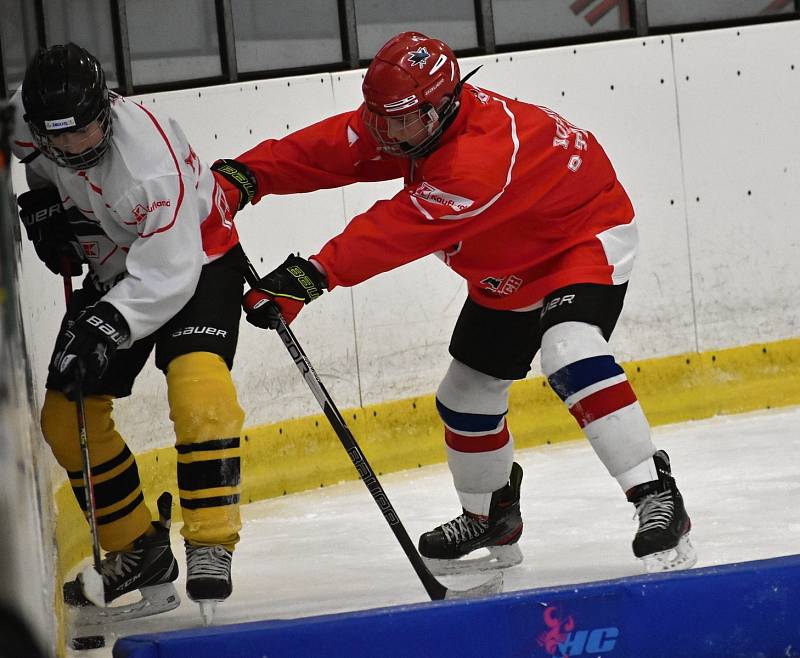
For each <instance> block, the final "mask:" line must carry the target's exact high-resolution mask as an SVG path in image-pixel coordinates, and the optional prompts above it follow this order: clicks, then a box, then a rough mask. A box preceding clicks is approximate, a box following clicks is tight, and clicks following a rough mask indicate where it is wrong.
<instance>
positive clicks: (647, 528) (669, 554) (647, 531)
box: [626, 450, 697, 573]
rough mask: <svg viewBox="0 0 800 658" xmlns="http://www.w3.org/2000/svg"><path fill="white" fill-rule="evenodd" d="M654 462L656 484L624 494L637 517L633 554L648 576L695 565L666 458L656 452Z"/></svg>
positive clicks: (683, 512) (686, 519) (678, 494)
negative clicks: (637, 526)
mask: <svg viewBox="0 0 800 658" xmlns="http://www.w3.org/2000/svg"><path fill="white" fill-rule="evenodd" d="M653 461H654V462H655V464H656V470H657V471H658V480H653V481H652V482H645V483H644V484H639V485H637V486H635V487H633V488H632V489H630V490H628V492H627V494H626V495H627V497H628V500H629V501H630V502H632V503H633V504H634V505H635V506H636V514H637V515H638V517H639V529H638V530H637V531H636V536H635V537H634V539H633V554H634V555H635V556H636V557H638V558H640V559H641V560H642V561H643V562H644V566H645V570H646V571H647V573H658V572H660V571H674V570H677V569H689V568H691V567H693V566H694V564H695V562H697V553H696V552H695V550H694V547H693V546H692V544H691V542H690V541H689V530H691V528H692V522H691V520H690V519H689V515H688V514H687V513H686V508H685V507H684V506H683V496H681V492H680V491H678V486H677V485H676V484H675V479H674V478H673V477H672V471H671V470H670V466H669V456H668V455H667V453H666V452H664V451H663V450H659V451H658V452H657V453H656V454H655V455H653Z"/></svg>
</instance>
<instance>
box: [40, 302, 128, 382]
mask: <svg viewBox="0 0 800 658" xmlns="http://www.w3.org/2000/svg"><path fill="white" fill-rule="evenodd" d="M129 337H130V329H129V328H128V323H127V322H126V321H125V318H123V317H122V315H121V314H120V312H119V311H117V309H116V308H114V306H113V305H111V304H109V303H108V302H103V301H100V302H97V303H96V304H93V305H91V306H87V307H86V308H85V309H83V310H82V311H81V312H80V313H79V314H78V317H76V318H75V320H72V321H70V322H68V323H67V326H66V328H65V329H64V330H63V331H62V333H61V335H60V336H59V337H58V339H57V341H56V347H55V350H53V360H52V361H51V363H50V373H51V378H52V380H51V381H54V382H56V383H57V384H58V386H59V388H61V390H62V391H63V392H64V393H65V394H66V395H67V397H72V394H73V393H74V391H75V389H76V387H77V386H78V385H79V384H80V383H81V382H83V383H92V382H95V381H97V380H98V379H100V378H101V377H102V376H103V375H104V374H105V372H106V369H107V368H108V362H109V359H111V357H112V356H113V355H114V352H116V350H117V348H118V347H119V346H120V345H121V344H122V343H124V342H125V341H126V340H128V338H129Z"/></svg>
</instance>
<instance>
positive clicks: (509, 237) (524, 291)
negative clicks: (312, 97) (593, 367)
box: [237, 84, 637, 309]
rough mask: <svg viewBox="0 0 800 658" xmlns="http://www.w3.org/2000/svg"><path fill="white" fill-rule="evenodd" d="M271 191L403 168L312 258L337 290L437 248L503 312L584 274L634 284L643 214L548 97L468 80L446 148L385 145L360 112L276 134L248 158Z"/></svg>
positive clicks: (481, 297) (386, 176) (477, 296)
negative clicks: (385, 151) (508, 92)
mask: <svg viewBox="0 0 800 658" xmlns="http://www.w3.org/2000/svg"><path fill="white" fill-rule="evenodd" d="M237 160H239V161H240V162H242V163H244V164H246V165H247V166H248V167H250V169H251V170H252V171H253V173H254V174H255V176H256V179H257V180H258V196H257V197H256V198H255V199H254V202H256V201H258V199H260V198H261V196H263V195H264V194H291V193H297V192H308V191H312V190H317V189H322V188H331V187H340V186H343V185H348V184H350V183H355V182H364V181H379V180H391V179H393V178H399V177H402V178H403V179H404V186H403V189H402V190H401V191H400V192H398V193H397V194H396V195H395V196H394V197H392V198H391V199H388V200H385V201H379V202H378V203H376V204H375V205H374V206H372V207H371V208H370V209H369V210H367V211H366V212H364V213H362V214H360V215H357V216H356V217H354V218H353V219H352V220H351V221H350V223H349V224H348V226H347V227H346V228H345V230H344V231H343V232H342V233H340V234H339V235H337V236H336V237H334V238H332V239H331V240H330V241H329V242H328V243H327V244H325V246H324V247H323V248H322V250H321V251H320V252H319V253H318V254H316V255H315V256H312V258H313V259H314V260H316V261H318V262H319V263H320V264H321V265H323V266H324V268H325V271H326V275H327V279H328V288H329V289H333V288H334V287H336V286H352V285H355V284H357V283H359V282H361V281H364V280H366V279H368V278H370V277H372V276H375V275H376V274H379V273H381V272H385V271H387V270H391V269H393V268H395V267H398V266H400V265H403V264H405V263H409V262H411V261H414V260H416V259H418V258H420V257H422V256H425V255H428V254H432V253H436V254H437V255H438V256H439V257H440V258H441V259H442V260H443V261H444V262H445V263H446V264H447V265H448V266H449V267H451V268H452V269H453V270H455V271H456V272H458V274H460V275H461V276H462V277H464V279H466V280H467V282H468V284H469V295H470V296H471V297H472V298H473V299H474V300H475V301H476V302H477V303H479V304H481V305H483V306H487V307H490V308H496V309H522V308H527V307H530V306H532V305H534V304H535V303H538V302H539V301H541V299H542V298H543V297H544V296H545V295H546V294H548V293H549V292H552V291H553V290H556V289H557V288H560V287H563V286H566V285H569V284H574V283H601V284H618V283H623V282H624V281H627V280H628V277H629V276H630V271H631V268H632V265H633V259H634V256H635V252H636V245H637V231H636V226H635V224H634V221H633V218H634V211H633V207H632V205H631V202H630V199H629V198H628V195H627V194H626V193H625V190H624V189H623V187H622V185H621V184H620V182H619V181H618V180H617V176H616V173H615V172H614V168H613V167H612V166H611V163H610V161H609V159H608V157H607V156H606V154H605V152H604V151H603V149H602V147H601V146H600V144H599V143H598V142H597V140H596V139H595V138H594V136H593V135H592V134H591V133H590V132H588V131H586V130H582V129H580V128H577V127H575V126H573V125H572V124H571V123H569V122H568V121H566V120H565V119H563V118H562V117H561V116H559V115H558V114H556V113H555V112H553V111H552V110H549V109H547V108H544V107H539V106H536V105H531V104H528V103H523V102H520V101H515V100H512V99H509V98H506V97H504V96H501V95H500V94H496V93H494V92H490V91H484V90H482V89H479V88H477V87H474V86H472V85H469V84H467V85H465V87H464V91H463V93H462V95H461V108H460V110H459V112H458V115H457V116H456V118H455V120H454V122H453V123H452V125H451V126H450V127H448V128H447V130H445V132H444V133H443V135H442V137H441V139H440V141H439V143H438V145H437V147H436V148H435V150H434V151H433V152H432V153H431V154H430V155H428V156H427V157H425V158H422V159H419V160H410V159H408V158H398V157H391V156H385V155H382V154H381V152H380V151H379V150H378V147H377V145H376V144H375V142H374V140H373V139H372V137H371V136H370V134H369V131H368V130H367V128H366V127H365V126H364V123H363V121H362V118H361V110H360V108H359V109H358V110H356V111H353V112H347V113H345V114H340V115H337V116H334V117H331V118H329V119H326V120H323V121H321V122H319V123H316V124H314V125H311V126H309V127H307V128H304V129H302V130H299V131H297V132H295V133H292V134H290V135H288V136H286V137H284V138H283V139H279V140H266V141H264V142H262V143H261V144H259V145H258V146H256V147H255V148H253V149H251V150H250V151H248V152H246V153H244V154H243V155H241V156H240V157H238V158H237Z"/></svg>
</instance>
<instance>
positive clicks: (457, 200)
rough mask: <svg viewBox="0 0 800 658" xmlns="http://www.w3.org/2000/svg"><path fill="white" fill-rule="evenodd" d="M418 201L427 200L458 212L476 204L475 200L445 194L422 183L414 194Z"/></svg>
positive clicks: (428, 184)
mask: <svg viewBox="0 0 800 658" xmlns="http://www.w3.org/2000/svg"><path fill="white" fill-rule="evenodd" d="M411 194H412V195H413V196H415V197H417V198H418V199H425V201H429V202H431V203H438V204H439V205H440V206H449V207H450V208H452V209H453V210H455V211H456V212H461V211H462V210H466V209H467V208H469V207H470V206H471V205H472V204H474V203H475V200H474V199H468V198H467V197H464V196H459V195H458V194H451V193H450V192H444V191H443V190H440V189H439V188H438V187H434V186H433V185H431V184H430V183H420V184H419V185H418V186H417V189H415V190H414V191H413V192H412V193H411Z"/></svg>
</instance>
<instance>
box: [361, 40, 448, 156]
mask: <svg viewBox="0 0 800 658" xmlns="http://www.w3.org/2000/svg"><path fill="white" fill-rule="evenodd" d="M459 77H460V73H459V69H458V61H457V60H456V57H455V55H454V54H453V51H452V50H451V49H450V47H449V46H448V45H447V44H446V43H444V42H443V41H440V40H439V39H432V38H430V37H426V36H425V35H424V34H420V33H419V32H403V33H402V34H398V35H397V36H396V37H393V38H392V39H390V40H389V41H388V42H387V43H386V44H385V45H384V46H383V47H382V48H381V49H380V50H379V51H378V53H377V54H376V55H375V58H374V59H373V60H372V63H371V64H370V65H369V68H368V69H367V74H366V76H364V84H363V85H362V91H363V94H364V122H365V123H366V125H367V127H368V128H369V130H370V132H371V133H372V135H373V137H374V138H375V139H376V141H377V142H378V144H379V146H380V147H381V149H382V150H383V151H384V152H385V153H387V154H389V155H399V156H405V157H412V158H413V157H421V156H423V155H427V153H429V152H430V151H431V150H432V148H433V146H434V144H435V142H436V140H437V139H438V138H439V136H440V135H441V134H442V132H443V130H444V129H445V128H446V127H447V125H448V124H449V123H450V121H452V119H453V118H454V117H455V113H456V110H457V109H458V94H459V92H460V90H461V85H460V84H459Z"/></svg>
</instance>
